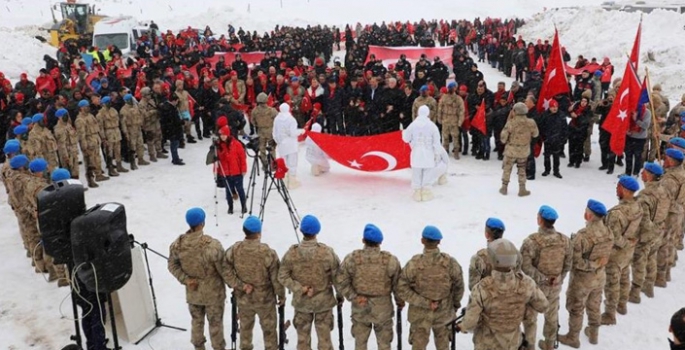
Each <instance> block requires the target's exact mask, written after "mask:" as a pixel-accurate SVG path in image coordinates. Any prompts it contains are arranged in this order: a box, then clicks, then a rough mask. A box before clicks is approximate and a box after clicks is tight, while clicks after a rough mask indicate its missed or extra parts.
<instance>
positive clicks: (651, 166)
mask: <svg viewBox="0 0 685 350" xmlns="http://www.w3.org/2000/svg"><path fill="white" fill-rule="evenodd" d="M645 170H647V171H649V172H650V173H652V174H654V175H656V176H661V175H663V174H664V168H662V167H661V165H659V164H657V163H652V162H649V163H645Z"/></svg>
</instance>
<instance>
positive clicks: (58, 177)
mask: <svg viewBox="0 0 685 350" xmlns="http://www.w3.org/2000/svg"><path fill="white" fill-rule="evenodd" d="M70 178H71V174H70V173H69V170H67V169H63V168H57V169H55V170H53V171H52V174H50V179H52V181H54V182H57V181H62V180H68V179H70Z"/></svg>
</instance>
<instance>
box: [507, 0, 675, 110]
mask: <svg viewBox="0 0 685 350" xmlns="http://www.w3.org/2000/svg"><path fill="white" fill-rule="evenodd" d="M640 16H641V14H639V13H629V12H621V11H605V10H602V9H600V8H597V7H589V8H580V9H563V10H549V11H546V12H544V13H540V14H537V15H535V16H534V17H533V19H532V20H530V21H528V23H526V25H525V26H524V27H523V28H521V31H520V34H522V35H523V36H524V37H525V38H528V39H529V40H536V39H538V38H542V39H551V38H552V37H553V36H554V25H555V24H556V26H557V28H558V29H559V40H560V42H561V44H562V45H563V46H566V49H567V51H568V52H569V53H570V54H571V56H572V62H571V63H574V62H575V59H576V57H577V56H578V55H583V56H584V57H585V58H588V59H590V58H592V57H596V58H597V60H598V61H600V62H601V60H602V58H603V57H605V56H606V57H609V58H610V59H611V61H612V62H613V63H614V66H615V74H616V75H617V76H620V75H621V74H623V69H624V67H625V62H626V61H627V56H626V55H628V54H630V50H631V48H632V45H633V40H634V39H635V33H636V31H637V27H638V24H639V23H640ZM683 28H685V15H683V14H678V13H675V12H672V11H665V10H657V11H654V12H652V13H650V14H645V15H643V24H642V47H641V49H642V50H641V55H640V58H641V63H642V66H641V67H647V68H649V70H650V77H651V81H652V84H657V83H661V84H662V86H663V88H664V92H665V93H666V94H667V95H668V96H669V97H670V98H671V99H677V100H680V95H681V94H682V93H683V90H684V88H685V85H684V84H683V81H684V80H685V44H684V43H683V31H684V29H683ZM550 42H551V40H550ZM650 57H651V58H650ZM652 59H653V60H652ZM639 73H640V75H641V76H644V73H645V71H644V68H640V72H639Z"/></svg>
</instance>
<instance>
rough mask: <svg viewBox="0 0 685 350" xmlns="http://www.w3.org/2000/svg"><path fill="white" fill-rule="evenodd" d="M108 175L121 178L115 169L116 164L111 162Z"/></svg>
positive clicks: (108, 165) (108, 164) (108, 166)
mask: <svg viewBox="0 0 685 350" xmlns="http://www.w3.org/2000/svg"><path fill="white" fill-rule="evenodd" d="M107 175H109V176H110V177H117V176H119V173H118V172H117V169H116V168H115V167H114V164H113V163H112V162H111V161H110V162H108V163H107Z"/></svg>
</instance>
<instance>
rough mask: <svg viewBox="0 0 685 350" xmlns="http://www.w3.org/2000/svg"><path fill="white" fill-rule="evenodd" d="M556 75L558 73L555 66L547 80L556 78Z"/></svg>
mask: <svg viewBox="0 0 685 350" xmlns="http://www.w3.org/2000/svg"><path fill="white" fill-rule="evenodd" d="M556 75H557V69H556V68H554V69H552V71H551V72H549V77H548V78H547V81H550V80H552V78H554V77H555V76H556Z"/></svg>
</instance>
